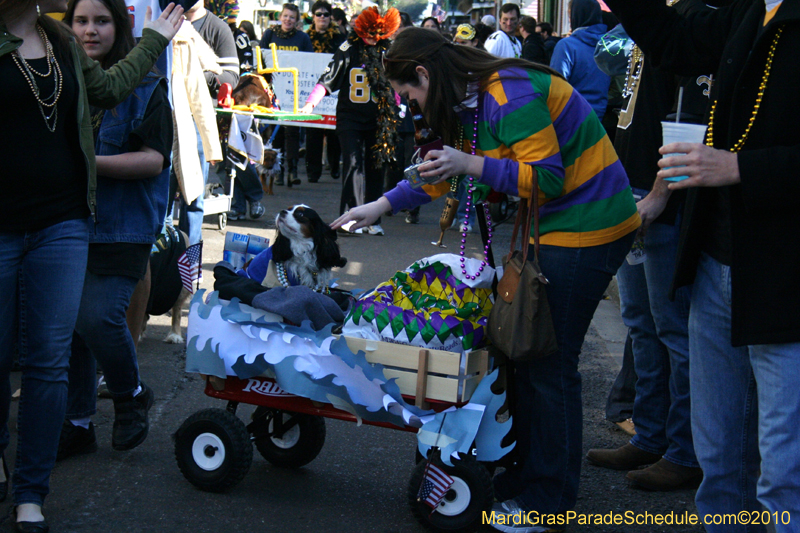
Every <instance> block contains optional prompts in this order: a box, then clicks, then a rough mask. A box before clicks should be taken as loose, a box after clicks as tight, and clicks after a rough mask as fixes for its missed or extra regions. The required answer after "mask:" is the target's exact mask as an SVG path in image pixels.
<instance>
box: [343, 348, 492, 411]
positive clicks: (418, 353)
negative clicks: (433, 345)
mask: <svg viewBox="0 0 800 533" xmlns="http://www.w3.org/2000/svg"><path fill="white" fill-rule="evenodd" d="M345 340H346V341H347V346H348V347H349V348H350V350H352V351H353V352H357V351H359V350H361V351H363V352H364V353H366V358H367V361H369V362H370V363H379V364H381V365H383V366H384V367H385V371H384V374H385V375H386V377H387V378H388V379H391V378H397V384H398V386H399V387H400V392H401V393H402V394H404V395H406V396H414V397H415V404H416V405H417V406H418V407H421V408H423V409H427V408H428V401H429V400H436V401H442V402H451V403H455V404H463V403H466V402H468V401H469V399H470V397H471V396H472V393H473V392H475V388H476V387H477V386H478V383H479V382H480V380H481V378H483V376H484V375H485V374H486V373H487V372H488V371H489V354H488V352H487V351H486V350H485V349H482V350H473V351H471V352H467V353H464V354H461V353H457V352H446V351H443V350H429V349H425V348H419V347H417V346H407V345H405V344H394V343H391V342H382V341H373V340H366V339H359V338H355V337H345ZM462 358H463V359H465V362H464V365H463V367H464V369H463V370H462Z"/></svg>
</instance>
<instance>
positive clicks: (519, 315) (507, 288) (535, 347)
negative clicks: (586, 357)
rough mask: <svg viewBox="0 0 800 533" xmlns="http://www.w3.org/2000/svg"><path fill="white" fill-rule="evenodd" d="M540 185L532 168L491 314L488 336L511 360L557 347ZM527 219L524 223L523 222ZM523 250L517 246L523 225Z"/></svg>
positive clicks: (541, 354)
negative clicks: (542, 260) (544, 264)
mask: <svg viewBox="0 0 800 533" xmlns="http://www.w3.org/2000/svg"><path fill="white" fill-rule="evenodd" d="M538 197H539V187H538V183H537V172H536V170H535V169H534V171H533V191H532V193H531V201H530V203H531V204H532V205H533V208H532V209H531V208H529V206H528V203H529V202H528V201H527V199H524V198H523V199H520V206H519V209H518V210H517V218H516V221H515V222H514V232H513V234H512V236H511V251H510V252H509V254H508V255H507V256H506V257H505V258H503V277H502V278H501V279H500V281H499V282H498V283H497V298H495V302H494V306H493V307H492V311H491V313H490V314H489V325H488V332H489V339H491V341H492V343H493V344H494V345H495V346H496V347H497V348H498V349H499V350H500V351H502V352H503V353H505V354H506V356H508V358H509V359H511V360H512V361H530V360H532V359H538V358H541V357H547V356H548V355H552V354H554V353H555V352H557V351H558V343H557V342H556V332H555V329H554V328H553V318H552V316H551V315H550V304H549V303H548V302H547V293H546V292H545V285H547V284H548V283H549V282H548V281H547V278H545V277H544V275H543V274H542V270H541V268H539V203H538V201H537V200H538ZM531 215H533V246H534V247H533V251H534V256H533V261H528V260H527V257H528V244H529V241H530V239H529V238H528V232H529V231H530V227H531ZM523 220H525V225H524V226H522V222H523ZM521 227H522V228H524V229H525V230H526V231H523V232H521V240H522V251H520V250H515V248H516V241H517V233H518V232H520V228H521Z"/></svg>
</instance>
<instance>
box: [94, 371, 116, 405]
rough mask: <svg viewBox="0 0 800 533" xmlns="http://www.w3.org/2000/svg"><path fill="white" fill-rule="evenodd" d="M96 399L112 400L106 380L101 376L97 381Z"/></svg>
mask: <svg viewBox="0 0 800 533" xmlns="http://www.w3.org/2000/svg"><path fill="white" fill-rule="evenodd" d="M97 397H98V398H105V399H108V400H110V399H111V398H113V396H111V391H109V390H108V383H106V378H105V376H103V375H102V374H101V375H100V377H99V378H98V379H97Z"/></svg>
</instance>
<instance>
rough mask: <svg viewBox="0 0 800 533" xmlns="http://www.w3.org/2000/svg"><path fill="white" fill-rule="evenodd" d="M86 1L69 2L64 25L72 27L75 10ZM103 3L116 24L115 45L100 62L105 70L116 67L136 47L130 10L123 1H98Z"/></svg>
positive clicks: (72, 0) (73, 0) (74, 0)
mask: <svg viewBox="0 0 800 533" xmlns="http://www.w3.org/2000/svg"><path fill="white" fill-rule="evenodd" d="M83 1H84V0H69V7H68V8H67V11H66V13H64V23H65V24H67V25H69V26H70V27H72V20H73V19H74V18H75V8H76V7H77V6H78V4H79V3H81V2H83ZM97 1H98V2H101V3H102V4H103V5H104V6H105V7H106V9H108V11H109V12H110V13H111V20H112V21H113V22H114V44H113V45H111V50H109V51H108V54H106V57H104V58H103V61H101V62H100V65H102V67H103V68H104V69H109V68H111V67H112V66H114V65H115V64H116V63H117V61H119V60H120V59H123V58H125V56H126V55H128V52H130V51H131V50H133V47H134V46H136V41H134V39H133V28H131V19H130V15H128V8H127V7H126V6H125V2H124V1H123V0H97Z"/></svg>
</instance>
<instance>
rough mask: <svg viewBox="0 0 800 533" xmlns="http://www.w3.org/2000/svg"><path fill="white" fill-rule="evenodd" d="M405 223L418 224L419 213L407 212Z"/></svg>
mask: <svg viewBox="0 0 800 533" xmlns="http://www.w3.org/2000/svg"><path fill="white" fill-rule="evenodd" d="M406 224H419V215H418V214H416V213H409V214H407V215H406Z"/></svg>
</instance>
